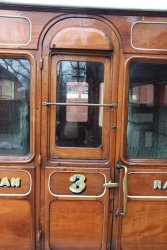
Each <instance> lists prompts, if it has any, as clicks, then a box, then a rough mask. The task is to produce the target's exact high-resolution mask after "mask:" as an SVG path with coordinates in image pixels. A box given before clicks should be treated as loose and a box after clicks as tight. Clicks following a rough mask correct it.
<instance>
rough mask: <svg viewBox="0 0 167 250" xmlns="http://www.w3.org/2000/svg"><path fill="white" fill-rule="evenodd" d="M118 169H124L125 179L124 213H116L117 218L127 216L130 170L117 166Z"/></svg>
mask: <svg viewBox="0 0 167 250" xmlns="http://www.w3.org/2000/svg"><path fill="white" fill-rule="evenodd" d="M116 167H117V168H118V169H124V178H123V211H122V212H120V211H118V210H117V211H116V216H120V215H121V216H125V215H126V209H127V201H128V169H127V167H126V166H123V165H117V166H116Z"/></svg>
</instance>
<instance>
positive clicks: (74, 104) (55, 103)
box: [42, 102, 117, 108]
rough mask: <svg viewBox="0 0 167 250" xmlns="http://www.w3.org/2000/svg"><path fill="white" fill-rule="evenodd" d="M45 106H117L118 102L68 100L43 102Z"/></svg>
mask: <svg viewBox="0 0 167 250" xmlns="http://www.w3.org/2000/svg"><path fill="white" fill-rule="evenodd" d="M42 105H43V106H50V105H56V106H88V107H89V106H91V107H92V106H94V107H109V108H117V104H116V103H111V104H100V103H99V104H98V103H82V102H81V103H70V102H69V103H66V102H43V103H42Z"/></svg>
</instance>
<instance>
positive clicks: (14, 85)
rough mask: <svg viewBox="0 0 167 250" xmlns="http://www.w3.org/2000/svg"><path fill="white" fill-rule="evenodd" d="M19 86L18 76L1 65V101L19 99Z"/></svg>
mask: <svg viewBox="0 0 167 250" xmlns="http://www.w3.org/2000/svg"><path fill="white" fill-rule="evenodd" d="M19 86H20V82H19V80H18V78H17V77H16V75H15V74H14V73H11V72H10V71H9V70H7V69H5V68H4V67H3V66H2V65H0V99H14V98H15V99H16V98H18V95H19V93H18V89H19Z"/></svg>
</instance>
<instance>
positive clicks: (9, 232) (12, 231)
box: [0, 199, 32, 250]
mask: <svg viewBox="0 0 167 250" xmlns="http://www.w3.org/2000/svg"><path fill="white" fill-rule="evenodd" d="M0 208H1V209H0V225H1V232H0V235H1V237H0V249H1V250H9V249H15V250H16V249H17V250H30V249H32V248H31V235H32V232H31V208H30V204H29V202H28V201H26V200H6V199H2V200H0Z"/></svg>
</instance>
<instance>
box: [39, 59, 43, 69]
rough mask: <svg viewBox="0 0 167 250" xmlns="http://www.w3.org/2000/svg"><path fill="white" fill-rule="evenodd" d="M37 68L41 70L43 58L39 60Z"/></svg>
mask: <svg viewBox="0 0 167 250" xmlns="http://www.w3.org/2000/svg"><path fill="white" fill-rule="evenodd" d="M39 68H40V70H42V69H43V58H42V57H41V58H40V60H39Z"/></svg>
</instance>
